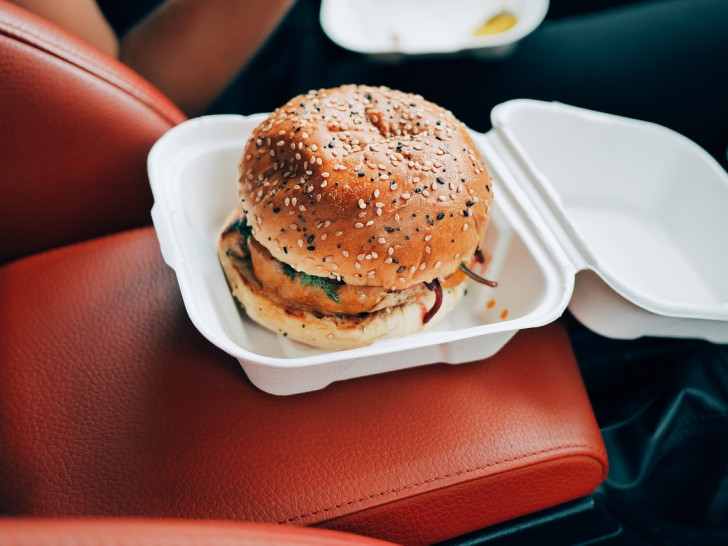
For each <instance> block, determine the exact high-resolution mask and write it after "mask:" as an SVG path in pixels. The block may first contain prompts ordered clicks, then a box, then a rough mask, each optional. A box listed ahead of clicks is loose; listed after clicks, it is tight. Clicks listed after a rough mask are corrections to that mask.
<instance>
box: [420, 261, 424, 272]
mask: <svg viewBox="0 0 728 546" xmlns="http://www.w3.org/2000/svg"><path fill="white" fill-rule="evenodd" d="M424 270H425V262H422V263H421V264H420V271H424Z"/></svg>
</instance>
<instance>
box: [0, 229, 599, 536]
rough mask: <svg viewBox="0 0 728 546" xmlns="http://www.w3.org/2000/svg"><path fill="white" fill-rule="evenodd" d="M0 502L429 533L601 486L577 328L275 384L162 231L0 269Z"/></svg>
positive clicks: (52, 512) (20, 507)
mask: <svg viewBox="0 0 728 546" xmlns="http://www.w3.org/2000/svg"><path fill="white" fill-rule="evenodd" d="M0 302H2V303H1V304H0V351H2V352H1V353H0V360H2V362H3V373H2V376H1V378H0V437H2V439H3V441H2V442H0V495H1V496H2V500H1V501H0V509H2V510H4V511H6V512H10V513H15V514H30V515H36V516H46V517H51V516H78V515H84V516H95V515H104V516H149V517H179V518H212V519H235V520H247V521H256V522H271V523H292V524H296V525H314V526H325V527H330V528H334V529H338V530H346V531H353V532H356V533H360V534H363V535H368V536H374V537H380V538H385V539H388V540H393V541H395V542H406V543H429V542H435V541H438V540H442V539H446V538H450V537H454V536H457V535H460V534H463V533H466V532H469V531H472V530H475V529H478V528H481V527H484V526H486V525H490V524H493V523H496V522H499V521H503V520H506V519H509V518H513V517H516V516H519V515H522V514H525V513H529V512H532V511H536V510H539V509H542V508H546V507H549V506H553V505H556V504H559V503H561V502H565V501H567V500H570V499H573V498H577V497H580V496H583V495H586V494H588V493H590V492H591V491H593V490H594V488H596V486H597V485H598V484H599V483H600V482H601V481H602V480H603V479H604V477H605V474H606V465H607V462H606V456H605V454H604V451H603V445H602V441H601V436H600V433H599V429H598V427H597V424H596V422H595V420H594V416H593V413H592V411H591V407H590V405H589V400H588V399H587V396H586V393H585V391H584V388H583V385H582V382H581V377H580V375H579V371H578V369H577V366H576V363H575V360H574V357H573V354H572V352H571V348H570V345H569V341H568V338H567V336H566V333H565V332H564V330H563V329H562V328H561V327H560V326H559V325H558V324H553V325H551V326H548V327H545V328H541V329H534V330H528V331H523V332H520V333H519V334H517V336H516V338H515V339H514V340H513V341H511V342H510V343H509V344H508V345H507V346H506V347H505V349H504V350H503V351H501V352H500V353H499V354H497V355H496V356H495V357H493V358H491V359H489V360H487V361H483V362H477V363H472V364H466V365H459V366H448V365H434V366H426V367H421V368H416V369H410V370H404V371H401V372H395V373H391V374H385V375H378V376H372V377H367V378H362V379H358V380H351V381H346V382H342V383H340V384H334V385H332V386H330V387H328V388H327V389H325V390H323V391H319V392H314V393H308V394H303V395H298V396H292V397H274V396H271V395H267V394H265V393H263V392H261V391H259V390H257V389H256V388H255V387H253V386H252V385H251V384H250V383H249V382H248V381H247V379H246V378H245V376H244V374H243V372H242V370H241V369H240V367H239V365H238V363H237V362H236V361H235V360H234V359H233V358H231V357H230V356H228V355H226V354H224V353H222V352H221V351H219V350H218V349H217V348H215V347H214V346H213V345H212V344H210V343H209V342H207V341H206V340H205V339H204V338H203V337H202V336H201V335H200V334H198V333H197V331H196V330H195V328H194V327H193V325H192V324H191V323H190V322H189V320H188V318H187V316H186V314H185V311H184V308H183V304H182V301H181V297H180V295H179V289H178V287H177V285H176V281H175V278H174V274H173V272H172V271H171V270H170V269H169V268H167V267H166V265H165V264H164V263H163V261H162V258H161V255H160V253H159V248H158V244H157V240H156V237H155V234H154V231H153V230H152V229H151V228H146V229H141V230H135V231H131V232H126V233H122V234H119V235H115V236H111V237H107V238H102V239H98V240H95V241H92V242H88V243H82V244H78V245H74V246H71V247H67V248H64V249H60V250H57V251H52V252H48V253H44V254H40V255H37V256H34V257H31V258H27V259H24V260H21V261H18V262H16V263H13V264H10V265H9V266H6V267H5V268H3V269H0Z"/></svg>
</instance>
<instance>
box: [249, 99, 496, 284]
mask: <svg viewBox="0 0 728 546" xmlns="http://www.w3.org/2000/svg"><path fill="white" fill-rule="evenodd" d="M239 190H240V197H241V198H242V204H243V209H244V211H245V213H246V215H247V217H248V222H249V224H250V225H251V226H252V234H253V236H254V237H255V239H256V240H257V241H258V242H260V244H262V245H264V246H265V247H266V248H267V249H268V250H269V251H270V253H271V254H272V255H273V256H274V257H275V258H277V259H278V260H280V261H282V262H285V263H287V264H289V265H291V266H292V267H293V268H295V269H296V270H298V271H303V272H304V273H307V274H309V275H316V276H319V277H329V278H335V279H338V280H343V281H344V282H346V283H347V284H351V285H359V286H382V287H384V288H385V289H387V290H389V289H397V290H398V289H402V288H406V287H409V286H411V285H413V284H415V283H420V282H428V281H431V280H433V279H434V278H436V277H437V278H446V277H447V276H449V275H450V274H452V273H453V272H455V271H456V270H457V268H458V267H459V265H460V263H461V262H463V261H468V260H470V258H471V256H472V255H473V252H474V251H475V249H476V248H477V247H478V245H479V244H480V241H481V240H482V238H483V234H484V233H485V229H486V227H487V224H488V220H489V216H490V208H491V201H492V193H491V177H490V175H489V174H488V171H487V170H486V167H485V165H484V163H483V160H482V158H481V156H480V154H479V152H478V150H477V148H476V146H475V144H474V142H473V140H472V139H471V137H470V134H469V133H468V130H467V128H466V127H465V126H464V125H463V124H462V123H461V122H460V121H458V120H457V119H456V118H455V116H454V115H453V114H452V113H451V112H449V111H447V110H445V109H444V108H441V107H439V106H437V105H435V104H433V103H431V102H428V101H426V100H424V99H423V98H422V97H420V96H418V95H412V94H408V93H403V92H400V91H394V90H391V89H388V88H385V87H366V86H358V85H345V86H342V87H337V88H333V89H326V90H319V91H311V92H309V93H308V94H306V95H300V96H298V97H295V98H293V99H291V100H290V101H289V102H288V103H287V104H285V105H284V106H282V107H280V108H278V109H277V110H276V111H275V112H273V113H272V114H271V115H270V116H269V117H268V118H267V119H266V120H265V121H264V122H263V123H261V124H260V125H259V126H258V127H257V128H256V129H255V130H254V131H253V134H252V136H251V138H250V139H249V140H248V141H247V143H246V145H245V150H244V152H243V156H242V159H241V162H240V185H239Z"/></svg>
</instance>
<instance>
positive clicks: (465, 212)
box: [463, 209, 470, 218]
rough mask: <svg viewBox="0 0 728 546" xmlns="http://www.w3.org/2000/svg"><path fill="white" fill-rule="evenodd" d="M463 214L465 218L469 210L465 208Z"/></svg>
mask: <svg viewBox="0 0 728 546" xmlns="http://www.w3.org/2000/svg"><path fill="white" fill-rule="evenodd" d="M463 215H464V216H465V217H466V218H467V217H468V216H470V212H468V209H465V210H464V211H463Z"/></svg>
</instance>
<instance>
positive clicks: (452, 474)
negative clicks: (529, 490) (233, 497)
mask: <svg viewBox="0 0 728 546" xmlns="http://www.w3.org/2000/svg"><path fill="white" fill-rule="evenodd" d="M573 448H584V449H587V450H589V451H592V452H595V453H597V454H598V455H601V456H602V457H605V458H606V456H607V454H606V453H605V452H604V451H603V450H601V449H598V448H595V447H593V446H590V445H587V444H567V445H563V446H555V447H551V448H547V449H540V450H538V451H533V452H530V453H524V454H521V455H517V456H514V457H510V458H507V459H501V460H498V461H493V462H490V463H487V464H483V465H479V466H476V467H473V468H467V469H464V470H458V471H457V472H450V473H448V474H443V475H441V476H436V477H434V478H428V479H426V480H422V481H419V482H416V483H411V484H407V485H403V486H401V487H396V488H393V489H388V490H386V491H381V492H379V493H372V494H371V495H367V496H364V497H359V498H357V499H353V500H350V501H347V502H342V503H340V504H336V505H334V506H329V507H327V508H320V509H318V510H314V511H312V512H308V513H306V514H301V515H298V516H293V517H290V518H288V519H285V520H281V521H278V522H276V523H277V524H278V525H282V524H287V523H292V522H294V521H298V520H302V519H306V518H310V517H313V516H316V515H318V514H322V513H325V512H330V511H332V510H337V509H339V508H343V507H345V506H351V505H353V504H356V503H359V502H363V501H367V500H372V499H376V498H380V497H384V496H386V495H392V494H395V493H399V492H401V491H405V490H407V489H413V488H416V487H420V486H422V485H428V484H431V483H435V482H438V481H442V480H446V479H448V478H452V477H455V476H463V475H465V474H470V473H472V472H477V471H479V470H483V469H485V468H490V467H492V466H497V465H499V464H503V463H509V462H514V461H518V460H522V459H526V458H528V457H533V456H534V455H542V454H544V453H550V452H553V451H558V450H562V449H573ZM605 474H606V468H605V466H604V465H602V478H604V477H606V476H605Z"/></svg>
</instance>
